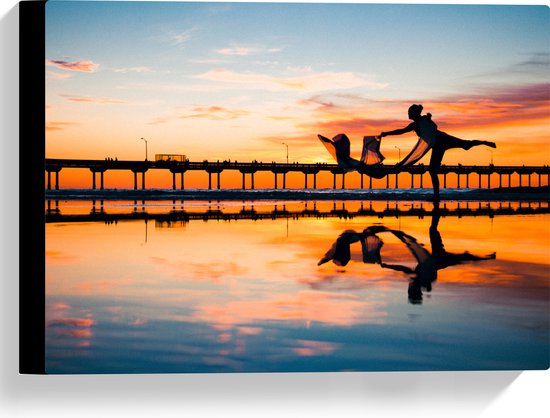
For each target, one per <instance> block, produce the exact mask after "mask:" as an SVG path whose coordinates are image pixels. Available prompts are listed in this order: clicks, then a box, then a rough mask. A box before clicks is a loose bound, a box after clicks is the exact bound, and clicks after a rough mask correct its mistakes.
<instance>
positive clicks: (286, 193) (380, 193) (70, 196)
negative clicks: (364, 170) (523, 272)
mask: <svg viewBox="0 0 550 418" xmlns="http://www.w3.org/2000/svg"><path fill="white" fill-rule="evenodd" d="M432 196H433V191H432V189H307V190H304V189H253V190H251V189H246V190H242V189H226V190H205V189H184V190H172V189H145V190H143V189H137V190H135V189H103V190H98V189H95V190H93V189H60V190H45V193H44V198H45V200H312V201H313V200H372V201H379V200H392V201H431V200H432ZM440 200H441V201H449V200H469V201H550V187H549V186H542V187H511V188H495V189H441V191H440Z"/></svg>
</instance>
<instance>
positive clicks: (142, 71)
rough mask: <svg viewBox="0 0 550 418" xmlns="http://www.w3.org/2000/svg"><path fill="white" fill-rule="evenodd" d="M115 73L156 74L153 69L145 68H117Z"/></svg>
mask: <svg viewBox="0 0 550 418" xmlns="http://www.w3.org/2000/svg"><path fill="white" fill-rule="evenodd" d="M113 71H114V72H115V73H122V74H127V73H140V74H146V73H152V72H154V71H153V70H152V69H151V68H149V67H144V66H142V67H127V68H115V69H114V70H113Z"/></svg>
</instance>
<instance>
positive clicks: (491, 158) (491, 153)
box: [486, 149, 494, 165]
mask: <svg viewBox="0 0 550 418" xmlns="http://www.w3.org/2000/svg"><path fill="white" fill-rule="evenodd" d="M486 151H489V152H490V153H491V165H494V164H493V151H492V150H490V149H488V150H486Z"/></svg>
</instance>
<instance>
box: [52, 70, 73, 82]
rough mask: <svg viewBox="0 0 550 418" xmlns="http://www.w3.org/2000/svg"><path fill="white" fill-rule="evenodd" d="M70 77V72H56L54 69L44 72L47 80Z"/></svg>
mask: <svg viewBox="0 0 550 418" xmlns="http://www.w3.org/2000/svg"><path fill="white" fill-rule="evenodd" d="M71 77H72V74H68V73H58V72H55V71H47V72H46V78H47V79H49V80H65V79H67V78H71Z"/></svg>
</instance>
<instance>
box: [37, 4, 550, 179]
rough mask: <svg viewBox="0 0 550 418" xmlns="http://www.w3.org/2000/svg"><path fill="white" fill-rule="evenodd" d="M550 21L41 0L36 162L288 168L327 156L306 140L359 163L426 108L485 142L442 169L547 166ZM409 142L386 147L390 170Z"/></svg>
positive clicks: (516, 14)
mask: <svg viewBox="0 0 550 418" xmlns="http://www.w3.org/2000/svg"><path fill="white" fill-rule="evenodd" d="M549 23H550V13H549V9H548V7H546V6H495V5H489V6H473V5H429V4H428V5H407V4H402V5H390V4H378V5H375V4H345V5H344V4H308V3H304V4H292V3H272V4H266V3H256V4H254V3H207V2H193V3H183V2H166V3H164V2H93V1H92V2H87V1H55V0H54V1H49V2H48V3H47V5H46V63H45V72H46V119H47V120H46V157H48V158H86V159H104V158H105V157H112V158H114V157H116V158H118V159H119V160H142V159H144V157H145V143H144V141H142V140H141V139H140V138H145V139H146V140H147V145H148V155H149V159H153V156H154V154H156V153H173V154H185V155H187V157H188V158H189V159H190V160H191V161H202V160H205V159H208V160H211V161H215V160H218V159H219V160H225V159H231V160H238V161H251V160H258V161H266V162H271V161H278V162H284V161H286V152H287V148H286V146H285V145H283V143H286V144H288V152H289V160H290V161H300V162H332V161H331V157H330V155H329V154H328V153H327V151H326V149H325V148H324V147H323V146H322V144H321V143H320V142H319V140H318V139H317V134H323V135H325V136H328V137H333V136H335V135H336V134H338V133H341V132H344V133H347V134H348V136H349V137H350V139H351V141H352V154H359V152H360V145H359V144H360V141H359V140H360V139H361V138H362V136H363V135H375V134H378V133H380V132H381V131H385V130H391V129H396V128H401V127H404V126H406V125H407V124H408V123H409V121H408V119H407V108H408V107H409V105H410V104H412V103H422V104H423V105H424V112H430V113H432V115H433V119H434V121H435V122H436V123H437V124H438V126H439V128H440V129H441V130H443V131H446V132H448V133H451V134H453V135H456V136H460V137H463V138H466V139H487V140H493V141H495V142H496V143H497V149H496V150H494V151H492V152H491V151H489V150H488V149H486V148H484V147H479V148H476V149H473V150H471V151H468V152H465V151H462V150H455V151H451V152H449V153H447V154H446V156H445V159H444V163H447V164H455V163H462V164H488V163H489V161H490V159H491V157H492V158H494V163H495V164H497V165H522V164H526V165H543V164H549V163H550V80H549V74H550V72H549V69H550V37H549V33H548V27H549ZM415 139H416V137H415V135H414V134H407V135H403V136H400V137H387V138H384V140H383V142H382V152H383V154H384V155H386V157H387V160H386V162H387V163H390V164H391V163H394V162H396V160H397V157H398V152H401V156H403V155H404V153H405V152H407V151H408V150H410V149H411V147H412V146H413V145H414V143H415ZM425 162H427V161H425ZM64 175H65V174H64ZM88 175H89V173H88ZM65 176H66V175H65ZM65 178H66V177H65ZM86 181H87V182H89V180H86Z"/></svg>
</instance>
